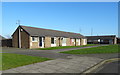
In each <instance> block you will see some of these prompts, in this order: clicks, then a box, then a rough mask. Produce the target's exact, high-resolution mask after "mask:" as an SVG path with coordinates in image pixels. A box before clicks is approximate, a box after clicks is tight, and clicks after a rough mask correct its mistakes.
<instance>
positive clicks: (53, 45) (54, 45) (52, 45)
mask: <svg viewBox="0 0 120 75" xmlns="http://www.w3.org/2000/svg"><path fill="white" fill-rule="evenodd" d="M51 47H56V37H54V44H51Z"/></svg>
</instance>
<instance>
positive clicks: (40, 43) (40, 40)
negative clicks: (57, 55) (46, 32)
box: [39, 37, 42, 47]
mask: <svg viewBox="0 0 120 75" xmlns="http://www.w3.org/2000/svg"><path fill="white" fill-rule="evenodd" d="M39 46H40V47H42V37H39Z"/></svg>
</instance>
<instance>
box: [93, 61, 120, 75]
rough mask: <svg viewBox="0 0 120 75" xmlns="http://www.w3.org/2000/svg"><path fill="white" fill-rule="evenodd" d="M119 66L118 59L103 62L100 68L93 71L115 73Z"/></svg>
mask: <svg viewBox="0 0 120 75" xmlns="http://www.w3.org/2000/svg"><path fill="white" fill-rule="evenodd" d="M119 67H120V61H114V62H111V63H107V64H104V65H103V66H101V67H100V68H98V69H96V71H95V73H112V74H114V73H117V74H118V68H119ZM118 75H120V74H118Z"/></svg>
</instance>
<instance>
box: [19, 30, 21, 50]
mask: <svg viewBox="0 0 120 75" xmlns="http://www.w3.org/2000/svg"><path fill="white" fill-rule="evenodd" d="M19 48H21V33H20V28H19Z"/></svg>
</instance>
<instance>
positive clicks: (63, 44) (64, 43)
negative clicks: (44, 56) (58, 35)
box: [62, 38, 67, 46]
mask: <svg viewBox="0 0 120 75" xmlns="http://www.w3.org/2000/svg"><path fill="white" fill-rule="evenodd" d="M66 40H67V39H66V38H63V40H62V46H66ZM64 41H65V42H64Z"/></svg>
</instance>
